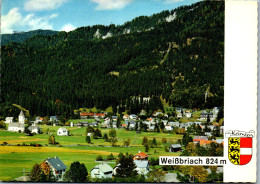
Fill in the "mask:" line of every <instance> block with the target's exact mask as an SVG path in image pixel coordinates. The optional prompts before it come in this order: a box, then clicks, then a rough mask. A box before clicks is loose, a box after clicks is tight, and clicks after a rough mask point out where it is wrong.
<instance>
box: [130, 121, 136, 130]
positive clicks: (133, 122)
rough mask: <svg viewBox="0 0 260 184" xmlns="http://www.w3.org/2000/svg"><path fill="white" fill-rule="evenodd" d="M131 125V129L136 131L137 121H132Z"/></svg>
mask: <svg viewBox="0 0 260 184" xmlns="http://www.w3.org/2000/svg"><path fill="white" fill-rule="evenodd" d="M129 123H130V125H129V128H130V129H134V128H135V125H136V122H135V121H130V122H129Z"/></svg>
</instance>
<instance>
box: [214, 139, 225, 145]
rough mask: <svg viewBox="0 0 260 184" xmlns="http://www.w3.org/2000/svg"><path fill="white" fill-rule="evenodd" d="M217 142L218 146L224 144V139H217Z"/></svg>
mask: <svg viewBox="0 0 260 184" xmlns="http://www.w3.org/2000/svg"><path fill="white" fill-rule="evenodd" d="M215 142H216V143H218V144H224V139H216V140H215Z"/></svg>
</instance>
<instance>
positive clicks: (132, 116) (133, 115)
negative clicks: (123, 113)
mask: <svg viewBox="0 0 260 184" xmlns="http://www.w3.org/2000/svg"><path fill="white" fill-rule="evenodd" d="M129 118H130V119H137V118H138V117H137V115H135V114H131V115H130V116H129Z"/></svg>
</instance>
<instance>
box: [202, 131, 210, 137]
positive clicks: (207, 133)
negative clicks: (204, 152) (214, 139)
mask: <svg viewBox="0 0 260 184" xmlns="http://www.w3.org/2000/svg"><path fill="white" fill-rule="evenodd" d="M204 134H205V135H206V136H207V137H210V136H212V133H211V132H204Z"/></svg>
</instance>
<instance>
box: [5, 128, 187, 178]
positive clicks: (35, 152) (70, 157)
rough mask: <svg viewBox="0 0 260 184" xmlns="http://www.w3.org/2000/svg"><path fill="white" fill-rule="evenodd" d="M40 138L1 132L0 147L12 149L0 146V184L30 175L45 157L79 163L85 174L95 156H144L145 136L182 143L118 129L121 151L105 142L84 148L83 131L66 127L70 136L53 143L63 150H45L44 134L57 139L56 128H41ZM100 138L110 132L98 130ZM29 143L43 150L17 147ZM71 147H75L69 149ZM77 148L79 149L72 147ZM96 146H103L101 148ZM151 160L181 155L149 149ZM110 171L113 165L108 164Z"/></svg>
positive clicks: (170, 137) (94, 141) (171, 137)
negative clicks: (100, 132) (47, 132)
mask: <svg viewBox="0 0 260 184" xmlns="http://www.w3.org/2000/svg"><path fill="white" fill-rule="evenodd" d="M41 128H42V130H43V134H40V135H34V136H25V135H24V134H19V133H13V132H7V131H3V130H1V131H0V137H1V138H0V144H3V142H7V143H8V144H11V145H15V146H1V147H0V181H9V180H10V179H14V178H17V177H19V176H22V175H23V173H22V172H23V169H24V170H25V171H26V172H29V171H31V169H32V166H33V165H34V164H35V163H41V162H43V161H44V160H45V159H47V158H48V157H54V156H58V157H59V158H60V159H61V160H62V161H63V162H64V163H65V164H66V165H67V167H69V166H70V164H71V163H72V162H74V161H79V162H82V163H84V164H85V165H86V167H87V169H88V171H90V170H91V169H92V168H93V167H94V166H95V165H97V164H99V163H96V162H95V158H96V157H97V155H103V158H106V157H107V155H109V154H111V153H113V155H114V156H116V155H117V154H119V153H120V152H122V153H126V152H128V153H132V154H136V153H138V151H143V152H144V147H143V146H142V145H141V143H142V139H143V137H144V136H146V137H148V139H153V138H156V139H157V142H158V143H161V139H162V138H163V137H165V138H167V140H168V141H169V142H173V143H174V142H176V141H177V140H178V139H181V138H182V136H181V135H175V134H166V133H155V132H142V133H141V134H136V132H135V131H126V130H124V129H117V137H118V138H119V140H118V143H117V145H120V146H121V147H111V144H110V143H108V142H105V141H104V140H103V139H91V141H92V144H87V143H86V141H85V137H86V136H85V132H86V128H77V127H67V129H68V130H70V133H71V134H73V136H55V138H56V141H57V142H59V143H60V145H62V147H56V146H46V145H47V144H48V137H49V135H48V134H46V133H45V132H46V130H47V129H49V131H50V132H52V134H54V135H56V132H57V130H58V129H59V128H60V127H59V126H47V125H42V126H41ZM101 131H102V134H104V133H108V132H109V129H101ZM128 138H129V139H131V143H130V147H122V145H123V141H124V140H125V139H128ZM23 143H25V144H30V143H38V144H42V145H43V147H29V146H17V145H18V144H20V145H22V144H23ZM71 145H74V146H71ZM75 145H79V146H75ZM98 145H104V146H106V147H101V146H98ZM148 154H149V156H150V158H151V157H154V158H158V157H159V156H162V155H172V156H173V155H175V156H177V155H179V154H180V153H168V152H165V150H164V146H163V145H159V146H158V147H157V148H150V150H149V152H148ZM110 165H111V166H112V167H113V166H115V164H110Z"/></svg>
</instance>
